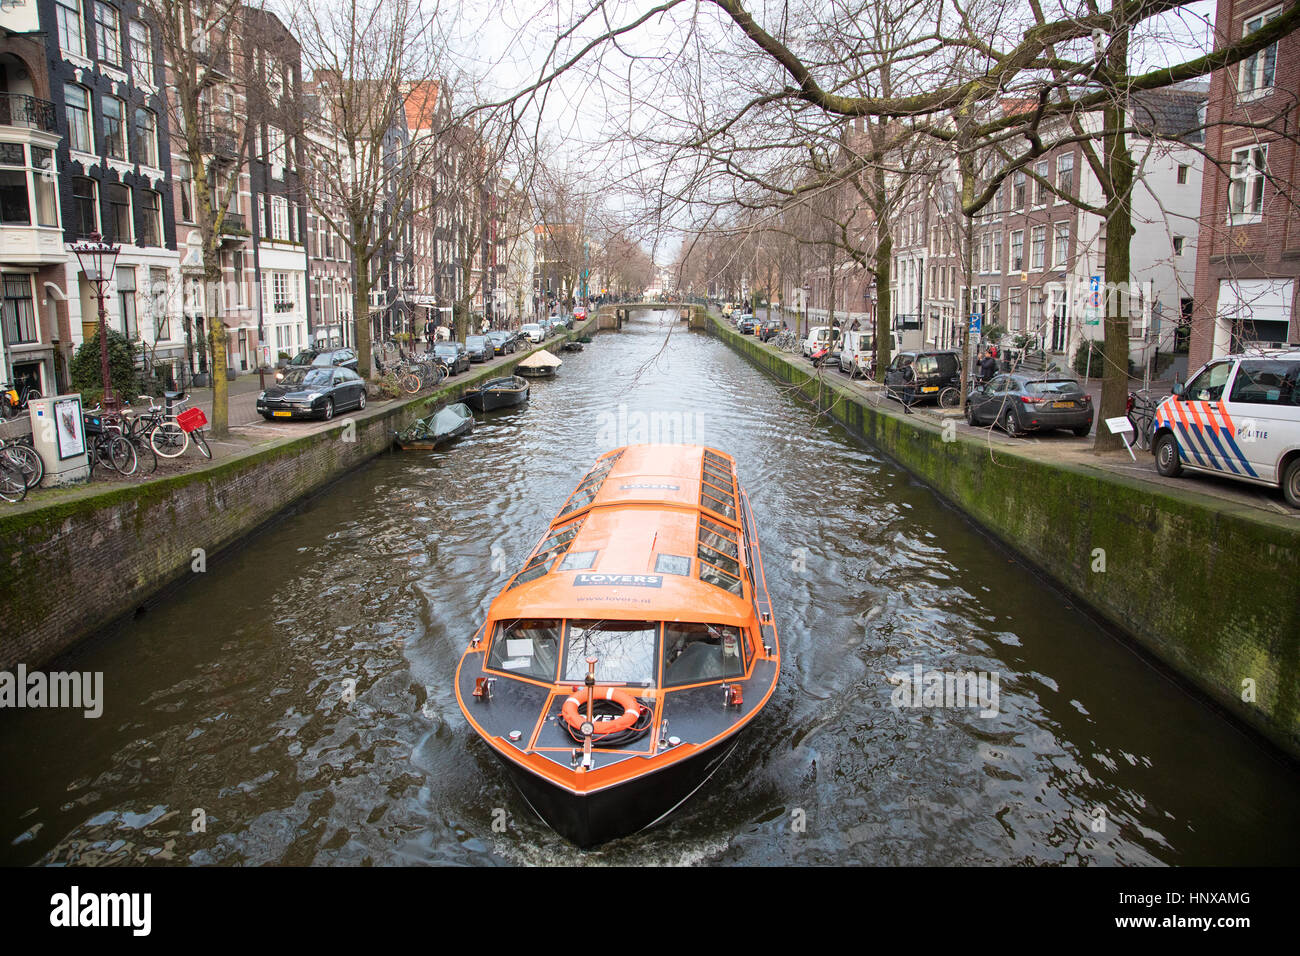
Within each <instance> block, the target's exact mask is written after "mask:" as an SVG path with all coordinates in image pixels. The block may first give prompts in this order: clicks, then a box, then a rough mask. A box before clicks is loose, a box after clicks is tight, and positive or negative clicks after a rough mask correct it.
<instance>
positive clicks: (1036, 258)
mask: <svg viewBox="0 0 1300 956" xmlns="http://www.w3.org/2000/svg"><path fill="white" fill-rule="evenodd" d="M1032 237H1033V238H1032V240H1031V245H1030V251H1029V257H1030V261H1029V266H1030V268H1031V269H1033V270H1034V271H1036V272H1041V271H1042V269H1043V267H1044V266H1045V265H1046V264H1047V227H1046V226H1034V231H1033V233H1032Z"/></svg>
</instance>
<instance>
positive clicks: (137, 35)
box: [129, 20, 153, 86]
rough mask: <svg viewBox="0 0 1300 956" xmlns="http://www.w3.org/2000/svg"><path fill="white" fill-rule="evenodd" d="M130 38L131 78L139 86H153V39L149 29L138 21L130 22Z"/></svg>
mask: <svg viewBox="0 0 1300 956" xmlns="http://www.w3.org/2000/svg"><path fill="white" fill-rule="evenodd" d="M129 30H130V36H131V76H132V77H133V78H134V79H135V82H136V84H137V85H139V86H153V38H152V37H151V36H150V35H149V27H148V26H147V25H146V24H144V23H141V22H140V21H139V20H132V21H131V25H130V28H129Z"/></svg>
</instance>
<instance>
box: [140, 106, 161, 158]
mask: <svg viewBox="0 0 1300 956" xmlns="http://www.w3.org/2000/svg"><path fill="white" fill-rule="evenodd" d="M135 161H136V162H137V163H139V164H140V165H141V166H150V167H153V168H154V169H157V168H158V120H157V118H156V117H155V116H154V115H153V112H152V111H150V110H147V109H144V108H143V107H138V108H137V109H136V111H135Z"/></svg>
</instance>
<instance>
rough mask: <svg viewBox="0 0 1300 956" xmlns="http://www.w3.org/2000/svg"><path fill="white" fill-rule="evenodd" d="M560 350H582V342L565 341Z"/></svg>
mask: <svg viewBox="0 0 1300 956" xmlns="http://www.w3.org/2000/svg"><path fill="white" fill-rule="evenodd" d="M560 351H561V352H581V351H582V343H581V342H565V343H564V344H563V345H561V346H560Z"/></svg>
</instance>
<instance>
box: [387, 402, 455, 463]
mask: <svg viewBox="0 0 1300 956" xmlns="http://www.w3.org/2000/svg"><path fill="white" fill-rule="evenodd" d="M473 430H474V413H473V412H471V411H470V410H469V409H468V408H467V407H466V406H464V405H462V404H461V403H459V402H457V403H456V404H455V405H448V406H446V407H445V408H440V409H439V410H438V411H436V412H434V413H433V414H432V415H429V416H428V417H426V418H421V419H418V420H417V421H415V422H413V423H412V424H411V425H410V427H408V428H407V429H406V430H405V431H400V432H394V433H393V442H394V444H396V445H397V447H398V448H400V449H402V450H403V451H427V450H430V449H433V448H437V447H438V446H440V445H443V444H446V443H447V442H449V441H451V440H452V439H453V438H460V437H461V436H462V435H468V434H469V433H470V432H472V431H473Z"/></svg>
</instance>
